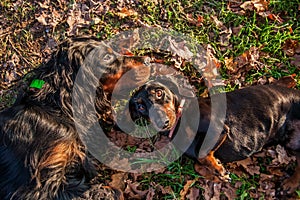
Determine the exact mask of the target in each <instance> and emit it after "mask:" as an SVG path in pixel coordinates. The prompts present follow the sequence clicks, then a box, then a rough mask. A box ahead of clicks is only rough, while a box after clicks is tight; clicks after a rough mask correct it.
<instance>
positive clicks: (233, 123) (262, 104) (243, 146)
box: [130, 81, 300, 192]
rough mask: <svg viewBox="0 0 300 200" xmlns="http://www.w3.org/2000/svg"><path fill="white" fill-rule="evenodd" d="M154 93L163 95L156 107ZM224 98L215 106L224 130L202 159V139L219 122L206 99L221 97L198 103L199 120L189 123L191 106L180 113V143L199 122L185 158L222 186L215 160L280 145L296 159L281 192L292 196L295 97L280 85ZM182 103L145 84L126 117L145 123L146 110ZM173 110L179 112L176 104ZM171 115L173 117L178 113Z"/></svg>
mask: <svg viewBox="0 0 300 200" xmlns="http://www.w3.org/2000/svg"><path fill="white" fill-rule="evenodd" d="M157 88H159V89H160V90H163V91H164V92H163V93H164V95H166V96H168V97H165V98H164V99H163V100H161V101H158V100H157V99H155V95H154V93H151V90H156V89H157ZM225 95H226V103H224V104H222V102H221V104H219V106H220V108H221V109H222V108H224V109H226V116H225V121H224V124H223V126H224V128H223V126H222V127H221V130H219V132H218V133H219V134H216V135H217V138H212V139H213V140H215V141H216V143H215V146H211V147H210V148H209V149H208V151H206V152H204V153H205V154H203V152H201V153H200V154H199V151H200V149H201V147H202V145H203V141H204V138H205V137H206V136H207V131H208V129H209V126H210V124H211V123H216V122H217V121H218V120H219V116H218V113H214V114H213V113H212V103H211V99H221V98H222V97H221V94H217V95H213V96H211V98H206V99H204V98H198V102H199V110H200V120H199V119H195V118H194V117H193V114H192V113H194V108H193V107H191V104H186V106H185V107H184V108H183V109H184V112H186V113H191V115H189V114H188V115H186V117H184V118H183V117H182V118H181V124H180V125H183V126H185V128H186V132H185V133H184V134H185V136H182V137H181V138H182V139H183V140H184V139H185V138H189V134H190V133H189V132H190V131H191V130H193V129H189V128H188V127H189V126H192V124H193V123H195V121H196V122H197V121H198V122H199V123H198V130H197V133H196V136H195V137H194V138H193V141H192V143H191V145H190V147H189V148H188V149H187V151H186V154H187V155H189V156H191V157H193V158H195V159H197V160H198V161H199V162H200V163H201V164H203V165H204V164H208V165H209V167H208V168H207V169H206V171H209V172H210V171H212V172H211V173H212V174H213V175H214V174H215V173H217V175H218V176H219V177H220V179H221V180H225V179H227V178H228V175H227V174H226V171H224V168H223V166H222V165H221V164H220V163H219V162H218V160H220V161H221V162H223V163H227V162H233V161H238V160H242V159H245V158H247V157H249V156H251V155H252V154H253V153H256V152H258V151H260V150H262V148H263V147H265V146H266V145H274V144H281V145H283V146H285V147H286V148H287V149H288V150H290V151H291V152H292V153H293V154H295V155H296V158H297V162H298V166H297V167H296V171H295V173H294V175H293V176H292V177H291V178H290V179H287V180H286V181H285V183H284V188H285V189H286V190H290V192H292V191H294V190H295V189H296V188H297V186H299V183H300V91H298V90H295V89H289V88H285V87H282V86H279V85H265V86H263V85H260V86H252V87H248V88H244V89H241V90H236V91H233V92H228V93H226V94H225ZM182 98H185V97H182V96H179V95H178V94H175V93H173V92H171V91H170V89H169V88H168V87H167V86H165V85H163V84H161V83H157V82H153V81H150V82H148V83H146V84H145V85H144V86H143V87H140V88H139V89H138V90H137V91H136V92H135V93H134V94H133V95H132V99H131V100H130V113H131V117H132V118H133V120H137V119H138V118H146V119H148V118H149V116H146V117H144V115H147V113H148V110H149V109H150V108H151V107H159V106H158V105H160V108H163V107H164V106H166V105H167V104H168V100H167V99H173V100H174V101H176V102H178V101H180V99H182ZM187 100H188V99H187ZM140 105H147V106H145V110H143V113H145V114H144V115H143V113H141V111H140V110H139V109H138V108H139V106H140ZM175 105H176V106H178V103H177V104H175ZM171 110H173V111H174V112H176V110H177V107H175V108H171ZM217 110H218V109H217ZM174 114H176V113H173V115H174ZM168 115H172V114H168ZM166 120H167V119H164V121H166ZM154 123H155V122H154ZM174 125H175V126H179V124H177V125H176V124H171V125H170V127H172V126H174ZM213 169H216V170H215V171H214V170H213ZM204 175H208V174H204ZM225 176H226V177H225ZM207 177H209V176H207ZM213 180H214V179H213Z"/></svg>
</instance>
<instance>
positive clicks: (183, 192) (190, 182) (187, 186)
mask: <svg viewBox="0 0 300 200" xmlns="http://www.w3.org/2000/svg"><path fill="white" fill-rule="evenodd" d="M194 183H195V180H188V181H187V182H186V184H185V185H184V186H183V189H182V190H181V191H180V199H181V200H184V199H185V196H186V194H187V193H188V192H189V189H190V187H191V185H193V184H194Z"/></svg>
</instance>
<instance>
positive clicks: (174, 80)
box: [155, 75, 195, 98]
mask: <svg viewBox="0 0 300 200" xmlns="http://www.w3.org/2000/svg"><path fill="white" fill-rule="evenodd" d="M155 81H158V82H160V83H162V84H164V85H166V86H167V87H168V88H169V89H170V90H171V91H172V92H174V93H175V94H179V95H180V96H184V97H187V98H193V97H195V93H194V90H193V87H192V86H191V85H190V84H189V82H188V80H187V79H185V78H184V77H183V76H174V75H172V76H171V75H165V76H157V77H156V79H155Z"/></svg>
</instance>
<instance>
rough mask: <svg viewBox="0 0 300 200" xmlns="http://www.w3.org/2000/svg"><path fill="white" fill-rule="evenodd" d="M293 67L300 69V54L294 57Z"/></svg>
mask: <svg viewBox="0 0 300 200" xmlns="http://www.w3.org/2000/svg"><path fill="white" fill-rule="evenodd" d="M291 64H292V65H295V66H296V67H300V54H295V55H294V56H293V57H292V61H291Z"/></svg>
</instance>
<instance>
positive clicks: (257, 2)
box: [240, 0, 269, 12]
mask: <svg viewBox="0 0 300 200" xmlns="http://www.w3.org/2000/svg"><path fill="white" fill-rule="evenodd" d="M268 5H269V3H268V1H266V0H251V1H245V2H244V3H243V4H242V5H240V7H241V8H242V9H244V10H250V11H253V10H254V9H255V10H256V11H257V12H263V11H266V10H268Z"/></svg>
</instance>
